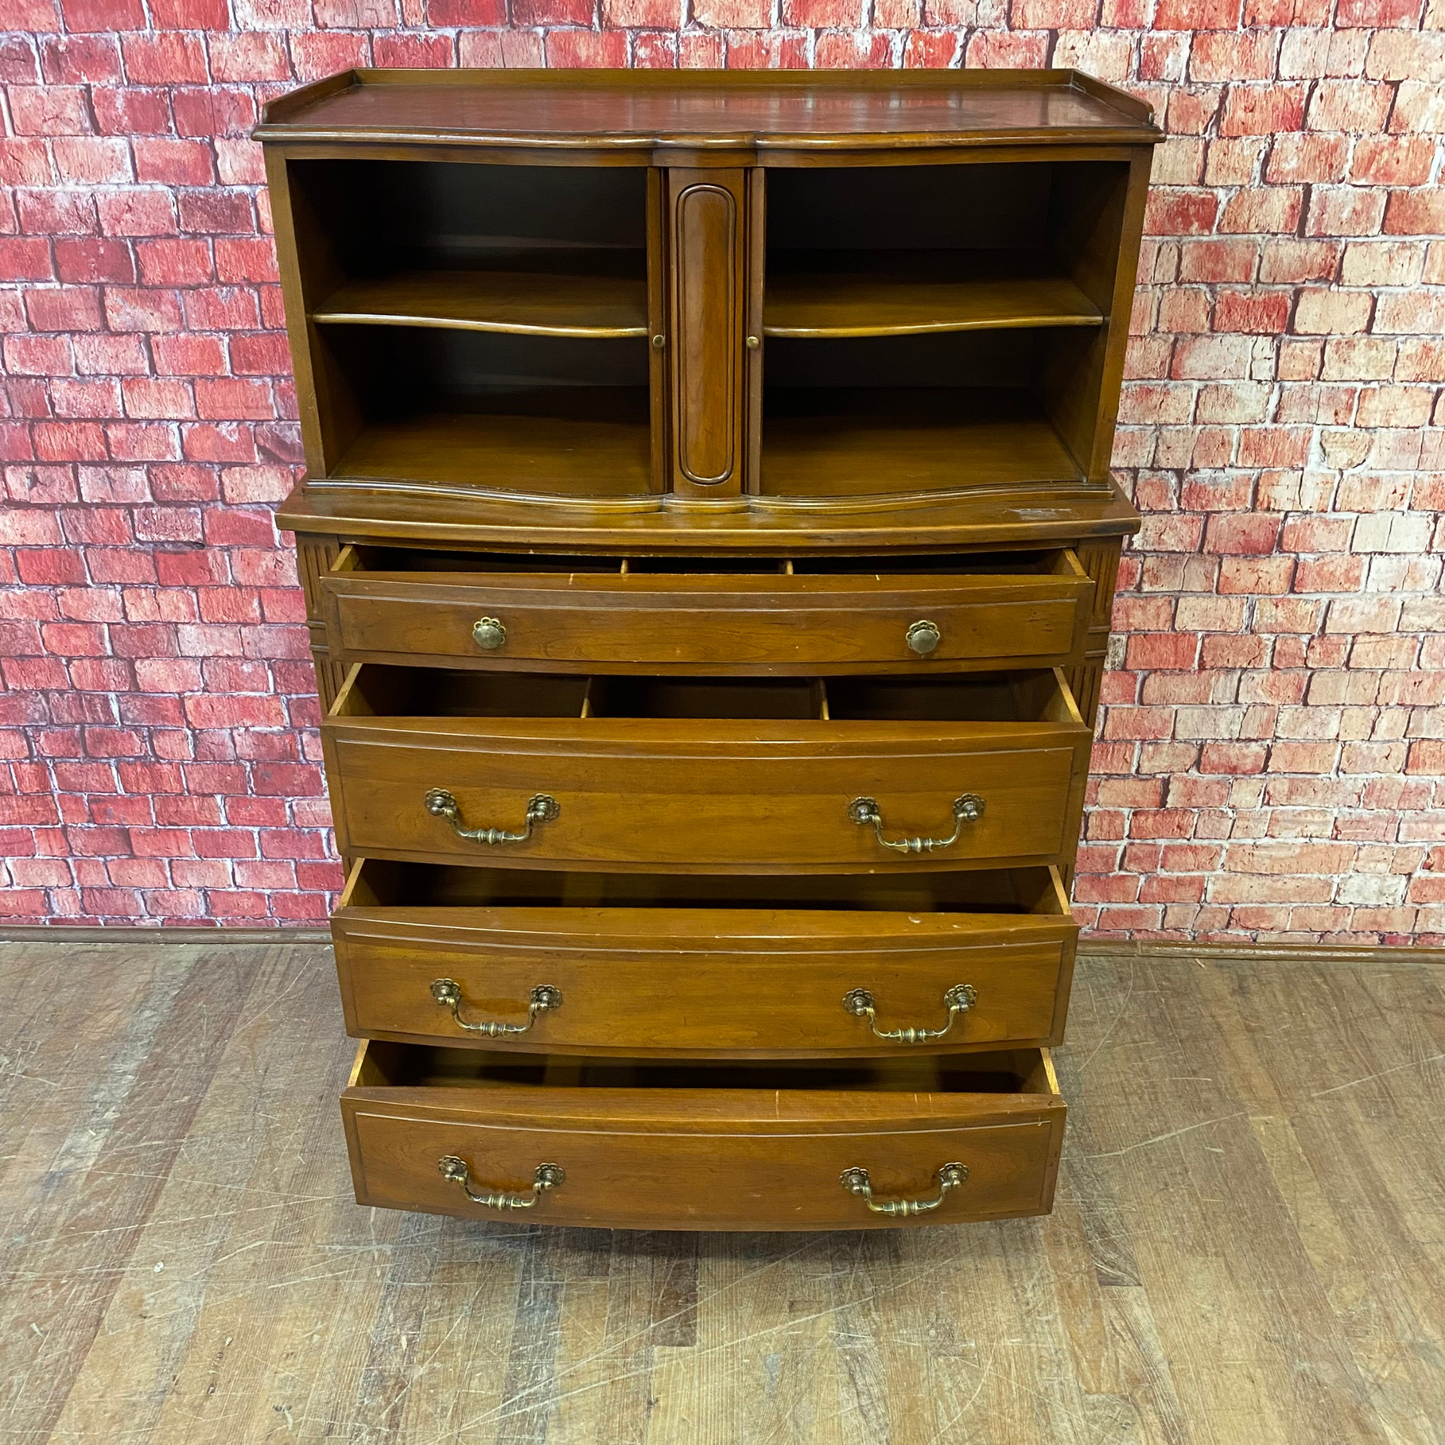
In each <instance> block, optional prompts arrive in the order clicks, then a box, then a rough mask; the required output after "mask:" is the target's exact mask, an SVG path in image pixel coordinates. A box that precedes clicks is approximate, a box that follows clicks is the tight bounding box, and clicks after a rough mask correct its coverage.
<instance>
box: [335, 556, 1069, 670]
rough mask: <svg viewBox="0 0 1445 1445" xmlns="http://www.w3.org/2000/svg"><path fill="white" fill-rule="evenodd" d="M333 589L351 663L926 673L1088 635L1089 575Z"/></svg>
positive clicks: (359, 580) (547, 581) (1035, 656)
mask: <svg viewBox="0 0 1445 1445" xmlns="http://www.w3.org/2000/svg"><path fill="white" fill-rule="evenodd" d="M1075 566H1077V564H1075ZM323 592H324V597H325V602H324V607H325V612H326V618H327V629H328V645H329V646H330V647H331V649H332V650H333V651H334V652H336V653H338V654H344V655H346V656H347V657H348V658H349V659H351V660H361V661H372V662H403V663H406V662H418V661H420V662H425V663H429V664H431V665H433V666H446V667H500V668H519V669H526V668H546V669H553V670H558V671H566V670H578V671H588V672H597V671H605V670H607V669H609V668H613V669H617V670H633V671H637V670H646V669H649V668H653V669H660V670H676V671H688V670H692V671H709V670H711V671H717V670H719V669H726V670H737V671H747V670H753V671H768V672H779V673H785V672H790V671H791V672H818V671H843V670H851V671H868V670H873V669H885V668H886V669H896V668H907V669H909V670H912V671H916V672H919V673H928V672H932V671H938V670H943V669H957V668H961V667H964V668H967V667H1038V666H1052V665H1054V664H1063V663H1066V662H1068V661H1069V660H1070V659H1072V658H1074V656H1075V654H1076V653H1078V652H1079V650H1080V649H1081V648H1082V645H1083V638H1084V629H1085V627H1086V626H1087V622H1088V615H1087V614H1088V610H1089V599H1090V597H1091V596H1092V594H1093V583H1092V582H1090V581H1088V579H1087V578H1084V577H1082V576H1074V575H1072V573H1070V574H1069V575H1063V576H1052V575H1048V576H1038V575H1032V574H1021V575H1018V576H1007V575H1005V576H991V575H983V576H959V577H951V576H927V575H918V576H893V577H880V576H872V577H869V576H841V577H829V576H791V577H785V576H740V577H730V576H686V575H685V576H648V575H646V574H638V575H619V576H597V575H595V574H580V575H577V576H565V575H563V576H555V577H553V576H547V575H525V574H524V575H522V576H519V577H515V578H507V577H503V576H498V577H491V578H481V577H477V578H469V579H466V580H455V579H451V578H445V577H443V578H436V577H434V576H430V575H426V574H420V575H408V574H405V573H395V574H382V575H368V574H364V573H363V574H355V573H352V574H343V575H341V576H333V577H328V578H327V579H326V580H325V582H324V584H323ZM479 624H480V626H479ZM478 638H480V639H481V640H480V641H478V640H477V639H478ZM910 638H911V639H912V640H911V641H910Z"/></svg>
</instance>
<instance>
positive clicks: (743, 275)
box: [667, 169, 748, 497]
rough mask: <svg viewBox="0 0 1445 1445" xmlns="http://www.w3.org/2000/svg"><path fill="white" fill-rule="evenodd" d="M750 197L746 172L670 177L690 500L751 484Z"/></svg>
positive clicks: (675, 382) (675, 441)
mask: <svg viewBox="0 0 1445 1445" xmlns="http://www.w3.org/2000/svg"><path fill="white" fill-rule="evenodd" d="M747 201H748V184H747V172H746V171H744V170H722V169H720V170H681V169H673V170H669V171H668V173H667V223H668V250H669V253H670V257H671V262H672V267H671V270H672V277H671V286H670V288H669V289H670V298H669V300H670V310H671V324H670V326H669V328H668V330H669V336H668V342H669V346H668V350H669V358H670V368H669V369H670V374H671V392H672V427H671V428H670V431H671V436H672V448H671V451H672V457H671V462H672V466H671V472H672V488H673V490H674V491H676V492H677V493H679V494H680V495H682V496H693V497H716V496H735V495H737V494H738V493H739V492H741V491H742V490H743V487H742V476H743V470H744V458H745V448H744V434H743V400H744V393H745V389H746V388H745V376H744V359H743V358H744V353H745V350H746V347H745V325H744V318H745V314H746V309H747V296H748V264H747V257H748V245H747V238H748V204H747Z"/></svg>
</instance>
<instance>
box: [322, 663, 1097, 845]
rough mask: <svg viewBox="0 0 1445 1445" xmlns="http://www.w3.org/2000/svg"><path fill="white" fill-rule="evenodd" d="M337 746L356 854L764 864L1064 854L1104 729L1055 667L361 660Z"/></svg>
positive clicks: (327, 735)
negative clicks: (665, 666) (772, 674)
mask: <svg viewBox="0 0 1445 1445" xmlns="http://www.w3.org/2000/svg"><path fill="white" fill-rule="evenodd" d="M322 744H323V747H324V749H325V752H326V773H327V778H328V780H329V783H330V787H331V800H332V812H333V815H334V818H335V822H336V830H337V840H338V845H339V847H340V849H341V851H342V852H343V853H346V854H352V855H370V856H374V857H383V858H400V859H409V860H414V861H418V862H438V863H444V862H450V861H453V860H465V861H471V862H474V863H482V862H486V863H497V864H502V865H505V866H509V867H510V866H517V867H530V868H553V867H568V868H572V867H586V868H603V869H608V870H612V869H618V870H624V871H626V870H644V871H645V870H647V869H650V868H651V869H656V868H659V867H661V868H663V869H665V870H667V871H674V870H676V871H682V872H716V871H737V872H759V873H766V872H771V871H774V870H777V869H779V868H787V869H789V870H797V871H809V870H816V871H821V872H828V871H856V870H858V869H859V868H860V867H862V868H865V869H870V870H883V869H916V868H920V867H924V868H926V867H935V868H946V867H959V866H964V867H991V868H997V867H1015V866H1022V865H1036V864H1049V863H1062V862H1064V861H1065V857H1066V855H1071V854H1072V851H1073V840H1074V838H1075V837H1076V836H1077V824H1078V815H1079V810H1080V808H1081V806H1082V800H1083V787H1084V780H1085V777H1086V774H1087V769H1088V758H1089V745H1090V736H1089V730H1088V729H1087V728H1086V727H1085V726H1084V724H1083V722H1082V721H1081V719H1080V717H1079V712H1078V709H1077V707H1076V706H1075V704H1074V700H1073V698H1072V696H1071V695H1070V693H1069V688H1068V684H1067V683H1066V682H1065V680H1064V677H1063V674H1062V673H1061V672H1060V671H1059V670H1058V669H1056V668H1054V669H1048V670H1040V671H1036V672H1016V673H1000V674H967V673H966V674H956V675H953V676H941V677H935V678H928V679H923V678H919V679H903V680H899V679H895V678H866V677H848V678H838V679H828V680H827V681H826V682H825V681H824V680H822V679H813V680H811V681H810V680H807V679H802V678H798V679H794V678H756V679H747V678H677V677H673V678H667V677H594V678H591V679H588V678H585V677H580V676H568V675H548V674H539V673H488V672H470V671H445V670H440V669H409V668H388V667H380V666H376V665H374V664H371V663H359V664H357V665H356V666H354V667H353V668H352V669H351V671H350V673H349V674H348V676H347V679H346V682H345V684H344V685H343V687H342V689H341V691H340V693H339V694H338V696H337V698H336V701H335V703H334V704H333V705H332V708H331V710H330V712H329V713H328V714H327V717H326V719H325V721H324V722H323V724H322Z"/></svg>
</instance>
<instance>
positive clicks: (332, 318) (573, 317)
mask: <svg viewBox="0 0 1445 1445" xmlns="http://www.w3.org/2000/svg"><path fill="white" fill-rule="evenodd" d="M507 261H508V263H509V264H506V265H504V266H498V267H496V268H493V269H488V270H485V271H480V270H468V271H425V270H412V271H403V272H401V273H399V274H396V275H389V276H377V277H366V278H362V279H359V280H348V281H345V282H343V283H342V284H341V285H340V286H338V287H337V288H336V290H335V291H333V292H332V293H331V295H329V296H328V297H327V298H326V299H325V301H323V302H322V303H321V305H319V306H318V307H317V308H316V310H315V311H313V312H312V313H311V319H312V320H313V321H316V322H319V323H320V324H322V325H326V326H347V325H351V326H357V325H365V326H435V327H442V328H452V329H455V330H458V331H499V332H510V333H512V334H514V335H533V336H570V337H596V338H600V339H606V338H615V337H623V336H646V335H647V269H646V256H645V254H643V253H637V254H634V253H631V252H621V253H617V252H607V251H598V252H581V253H578V252H569V251H563V252H545V251H543V252H535V253H532V254H529V255H521V256H514V257H508V258H507Z"/></svg>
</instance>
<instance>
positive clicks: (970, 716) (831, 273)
mask: <svg viewBox="0 0 1445 1445" xmlns="http://www.w3.org/2000/svg"><path fill="white" fill-rule="evenodd" d="M257 134H258V136H259V138H260V139H261V140H262V141H263V142H264V144H265V151H266V165H267V175H268V178H269V182H270V191H271V200H272V206H273V209H274V214H275V220H276V234H277V244H278V249H279V253H280V261H281V275H282V281H283V286H284V293H285V301H286V312H287V318H288V323H289V327H290V339H291V347H292V352H293V355H294V357H295V365H296V379H297V384H298V393H299V399H300V412H301V425H302V432H303V436H304V440H305V449H306V461H307V472H308V474H307V479H306V481H305V483H304V484H303V485H301V486H300V487H298V488H297V490H296V491H295V493H294V494H293V495H292V496H291V498H290V499H289V500H288V501H287V502H286V504H285V506H284V508H283V510H282V514H281V522H282V525H283V526H284V527H286V528H289V529H291V530H294V531H295V532H296V534H297V547H298V551H299V555H300V566H301V574H302V577H303V579H304V582H305V588H306V596H307V600H308V606H309V615H310V619H311V628H312V635H313V639H314V649H315V658H316V672H317V678H318V682H319V686H320V692H321V696H322V700H323V704H324V707H325V720H324V722H323V724H322V741H323V746H324V751H325V759H326V770H327V776H328V780H329V786H330V791H331V800H332V807H333V811H334V814H335V820H336V835H337V843H338V847H339V848H340V851H341V853H342V855H343V857H344V858H345V860H346V864H347V868H348V876H347V882H346V888H345V892H344V894H343V896H342V898H341V902H340V906H339V907H338V909H337V911H336V914H335V916H334V920H333V925H332V926H333V932H334V935H335V940H336V964H337V970H338V973H339V975H340V981H341V993H342V998H343V1001H344V1005H345V1015H346V1023H347V1027H348V1029H349V1030H350V1032H351V1033H352V1034H353V1035H355V1036H356V1037H357V1038H358V1039H361V1040H363V1042H362V1044H361V1047H360V1052H359V1054H358V1056H357V1060H356V1066H355V1070H354V1072H353V1074H352V1077H351V1080H350V1083H349V1085H348V1086H347V1088H346V1089H345V1092H344V1093H343V1095H342V1101H341V1102H342V1114H343V1117H344V1122H345V1129H346V1139H347V1144H348V1147H349V1149H350V1153H351V1164H352V1170H353V1173H354V1177H355V1183H356V1195H357V1198H358V1200H359V1201H360V1202H362V1203H363V1204H373V1205H385V1206H390V1207H395V1208H403V1209H417V1210H430V1211H434V1212H438V1213H450V1214H461V1215H471V1216H476V1217H489V1216H492V1217H496V1215H497V1212H498V1211H508V1210H529V1211H531V1213H530V1214H529V1215H527V1216H525V1217H527V1218H532V1219H536V1220H539V1221H553V1222H557V1223H566V1224H572V1225H578V1224H581V1225H608V1226H625V1227H650V1228H708V1229H831V1228H851V1227H854V1226H886V1227H891V1226H898V1225H908V1224H914V1223H919V1222H929V1221H934V1222H939V1223H945V1222H958V1221H963V1220H977V1219H997V1218H1003V1217H1007V1216H1011V1215H1023V1214H1036V1213H1040V1212H1043V1211H1047V1210H1048V1209H1049V1208H1050V1205H1051V1203H1052V1196H1053V1189H1054V1178H1055V1173H1056V1170H1057V1166H1058V1160H1059V1150H1060V1145H1061V1142H1062V1137H1063V1127H1064V1101H1063V1099H1062V1098H1061V1097H1060V1096H1059V1091H1058V1086H1057V1082H1056V1079H1055V1076H1054V1071H1053V1067H1052V1065H1051V1063H1050V1058H1049V1048H1050V1046H1051V1045H1054V1044H1057V1043H1058V1042H1059V1041H1060V1040H1061V1039H1062V1037H1063V1032H1064V1019H1065V1013H1066V1010H1067V1005H1068V997H1069V983H1070V975H1071V969H1072V962H1073V952H1074V942H1075V931H1076V930H1075V927H1074V924H1073V922H1072V920H1071V918H1070V914H1069V906H1068V897H1067V879H1068V871H1069V869H1070V866H1071V864H1072V860H1073V856H1074V852H1075V848H1076V844H1077V839H1078V834H1079V827H1080V815H1081V810H1082V805H1083V797H1084V786H1085V781H1086V778H1087V772H1088V764H1089V747H1090V734H1091V721H1092V718H1093V714H1094V710H1095V706H1096V703H1097V698H1098V688H1099V675H1100V670H1101V667H1102V662H1103V652H1104V645H1105V642H1106V639H1107V633H1108V627H1109V612H1110V605H1111V600H1112V594H1113V586H1114V578H1115V571H1116V567H1117V563H1118V556H1119V548H1120V545H1121V539H1122V538H1123V537H1124V536H1125V535H1127V534H1129V533H1130V532H1132V531H1133V530H1134V529H1135V528H1136V526H1137V517H1136V515H1135V513H1134V511H1133V510H1132V509H1131V507H1130V506H1129V504H1128V503H1127V501H1126V500H1125V499H1124V498H1123V497H1122V496H1120V494H1119V493H1118V492H1117V490H1116V489H1115V488H1114V487H1113V486H1112V484H1111V482H1110V477H1109V455H1110V447H1111V443H1112V437H1113V429H1114V421H1115V415H1116V408H1117V401H1118V392H1119V385H1120V377H1121V374H1122V369H1123V364H1124V348H1125V340H1126V333H1127V329H1128V319H1129V311H1130V303H1131V300H1132V294H1133V285H1134V276H1135V268H1136V265H1137V259H1138V247H1139V235H1140V230H1141V227H1142V220H1143V215H1144V202H1145V194H1146V189H1147V182H1148V176H1149V165H1150V157H1151V153H1152V147H1153V145H1154V144H1155V143H1156V142H1157V141H1158V140H1159V139H1160V133H1159V131H1158V130H1157V129H1156V128H1155V126H1154V125H1153V123H1152V118H1151V112H1150V109H1149V107H1148V106H1146V105H1145V104H1143V103H1142V102H1140V101H1137V100H1134V99H1132V98H1130V97H1128V96H1126V95H1124V94H1122V93H1120V92H1118V91H1115V90H1112V89H1110V88H1109V87H1108V86H1105V85H1102V84H1100V83H1099V82H1097V81H1094V80H1091V79H1089V78H1088V77H1086V76H1083V75H1080V74H1077V73H1075V72H1071V71H1037V72H998V71H993V72H988V71H981V72H968V73H960V72H956V71H940V72H931V73H929V72H904V73H898V72H893V73H888V72H883V73H879V72H870V73H834V74H815V73H803V72H788V73H774V74H768V75H766V76H760V75H749V74H742V73H728V74H723V73H688V72H682V73H673V72H653V71H641V72H612V71H605V72H597V71H591V72H586V71H583V72H557V71H496V72H477V71H454V72H446V71H438V72H434V71H425V72H408V71H355V72H349V73H347V74H344V75H339V76H336V77H335V78H333V79H331V80H326V81H323V82H320V83H319V84H315V85H310V86H307V87H306V88H305V89H303V90H299V91H297V92H295V93H293V94H290V95H287V96H284V97H282V98H280V99H278V100H275V101H272V102H271V104H270V105H269V106H268V107H267V110H266V114H265V118H264V122H263V124H262V125H261V127H260V129H259V131H258V132H257Z"/></svg>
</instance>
